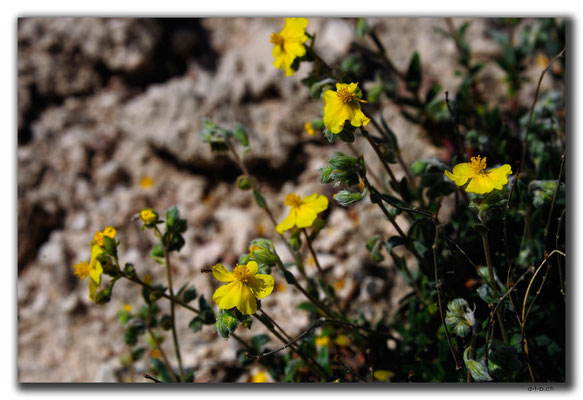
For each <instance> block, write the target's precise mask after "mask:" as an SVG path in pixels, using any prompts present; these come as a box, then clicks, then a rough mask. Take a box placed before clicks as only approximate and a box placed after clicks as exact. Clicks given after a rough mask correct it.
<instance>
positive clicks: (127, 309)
mask: <svg viewBox="0 0 583 400" xmlns="http://www.w3.org/2000/svg"><path fill="white" fill-rule="evenodd" d="M123 310H124V311H125V312H127V313H129V312H132V306H131V305H130V304H124V305H123Z"/></svg>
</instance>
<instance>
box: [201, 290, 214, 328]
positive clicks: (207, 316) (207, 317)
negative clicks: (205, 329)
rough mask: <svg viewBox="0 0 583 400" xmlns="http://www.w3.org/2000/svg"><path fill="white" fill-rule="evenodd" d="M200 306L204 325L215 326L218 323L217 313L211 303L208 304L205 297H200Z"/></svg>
mask: <svg viewBox="0 0 583 400" xmlns="http://www.w3.org/2000/svg"><path fill="white" fill-rule="evenodd" d="M198 306H199V309H200V314H199V317H200V319H201V321H202V323H203V324H205V325H213V324H214V323H215V321H216V319H215V312H214V311H213V309H212V308H211V306H210V305H209V303H207V301H206V300H205V298H204V296H200V297H199V298H198Z"/></svg>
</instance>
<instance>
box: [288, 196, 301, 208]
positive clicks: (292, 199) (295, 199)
mask: <svg viewBox="0 0 583 400" xmlns="http://www.w3.org/2000/svg"><path fill="white" fill-rule="evenodd" d="M285 205H286V206H290V207H299V206H301V205H302V198H301V197H300V196H298V195H297V194H293V193H291V194H288V195H287V197H286V198H285Z"/></svg>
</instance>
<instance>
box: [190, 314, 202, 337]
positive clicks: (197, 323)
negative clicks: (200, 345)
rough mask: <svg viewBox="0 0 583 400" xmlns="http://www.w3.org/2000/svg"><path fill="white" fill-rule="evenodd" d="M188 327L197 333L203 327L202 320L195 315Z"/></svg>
mask: <svg viewBox="0 0 583 400" xmlns="http://www.w3.org/2000/svg"><path fill="white" fill-rule="evenodd" d="M188 327H189V328H190V329H192V332H194V333H196V332H198V331H200V330H201V329H202V320H201V319H200V317H198V316H197V317H194V318H193V319H191V320H190V323H189V324H188Z"/></svg>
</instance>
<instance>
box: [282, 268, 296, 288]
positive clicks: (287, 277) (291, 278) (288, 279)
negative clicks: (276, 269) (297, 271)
mask: <svg viewBox="0 0 583 400" xmlns="http://www.w3.org/2000/svg"><path fill="white" fill-rule="evenodd" d="M283 276H284V277H285V281H286V282H287V283H289V284H290V285H294V284H295V283H296V282H297V280H296V277H295V276H294V275H293V274H292V273H291V272H289V271H283Z"/></svg>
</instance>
